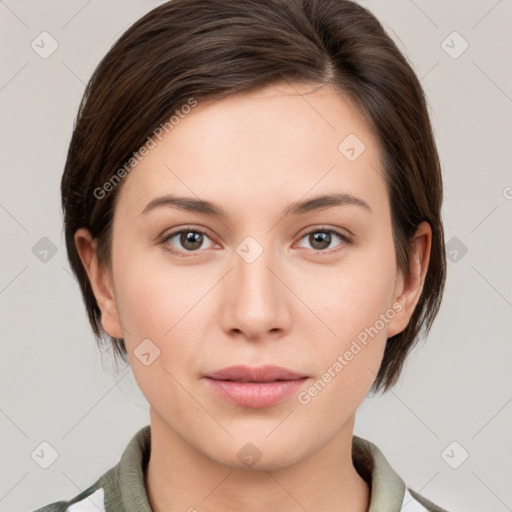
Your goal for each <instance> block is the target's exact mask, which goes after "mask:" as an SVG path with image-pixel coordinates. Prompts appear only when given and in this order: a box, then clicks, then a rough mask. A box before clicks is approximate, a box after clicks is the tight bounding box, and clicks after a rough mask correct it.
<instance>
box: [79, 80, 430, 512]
mask: <svg viewBox="0 0 512 512" xmlns="http://www.w3.org/2000/svg"><path fill="white" fill-rule="evenodd" d="M349 134H356V135H357V137H358V138H359V139H360V140H361V141H363V142H364V144H365V146H366V149H365V151H364V152H363V153H362V154H361V155H360V156H359V157H358V158H357V159H355V160H354V161H349V160H348V159H347V158H346V157H345V156H344V155H343V154H342V153H341V152H340V151H339V150H338V146H339V144H340V142H341V141H342V140H343V139H345V137H347V135H349ZM383 173H384V171H383V169H382V166H381V163H380V157H379V150H378V145H377V140H376V138H375V137H374V135H373V134H372V131H371V130H370V129H369V126H368V124H367V123H366V121H365V120H364V118H363V117H362V115H361V114H360V112H359V110H358V109H357V108H356V107H355V106H354V104H353V103H351V102H350V101H349V100H348V99H347V98H346V97H345V96H343V95H341V94H340V93H339V92H338V91H336V90H334V89H333V88H331V87H329V86H323V87H319V86H318V85H315V86H314V87H311V86H310V87H306V86H299V85H295V86H290V85H286V84H282V85H279V86H276V85H273V86H269V87H266V88H264V89H261V90H259V91H257V92H251V93H246V94H239V95H233V96H230V97H229V98H227V99H222V100H216V101H209V102H205V103H200V104H199V105H198V106H197V107H195V108H194V109H192V111H191V112H190V113H189V114H188V115H187V116H186V117H185V118H184V119H182V120H180V122H179V124H178V125H177V126H175V128H174V129H173V130H172V132H170V133H169V134H167V135H165V136H164V137H163V139H162V140H161V141H159V142H158V144H157V146H156V147H155V148H154V149H152V150H151V151H150V152H149V154H148V155H147V156H146V157H145V158H144V160H143V161H142V162H140V163H139V164H138V165H137V166H136V167H135V168H134V169H133V170H132V171H131V173H130V174H129V175H128V177H127V178H125V180H124V183H123V184H122V188H121V190H120V191H119V193H120V196H119V198H118V203H117V206H116V210H115V214H114V230H113V245H112V272H111V273H110V272H109V271H107V270H106V269H104V268H102V267H101V266H100V265H98V261H97V259H96V256H95V252H94V251H95V246H96V243H95V240H92V239H91V236H90V234H89V232H88V231H87V230H86V229H80V230H79V231H77V233H76V236H75V241H76V244H77V247H78V249H79V253H80V256H81V259H82V262H83V264H84V266H85V268H86V270H87V273H88V276H89V279H90V281H91V284H92V287H93V291H94V294H95V297H96V299H97V301H98V304H99V306H100V309H101V313H102V317H101V318H102V324H103V327H104V329H105V331H106V332H107V333H108V334H109V335H111V336H115V337H118V338H124V340H125V343H126V347H127V351H128V356H129V359H130V364H131V367H132V370H133V373H134V376H135V378H136V380H137V383H138V385H139V386H140V388H141V391H142V392H143V393H144V395H145V397H146V398H147V400H148V402H149V405H150V420H151V436H152V445H151V457H150V461H149V463H148V467H147V471H146V475H145V479H146V481H145V483H146V489H147V492H148V497H149V501H150V504H151V507H152V509H153V510H154V511H155V512H164V511H165V512H174V511H187V510H190V511H192V510H194V509H196V510H198V511H201V512H209V511H211V512H213V511H219V510H222V511H232V510H233V511H240V510H243V511H246V512H251V511H261V510H280V511H290V512H291V511H299V510H300V511H303V510H304V509H305V510H308V511H332V510H344V511H345V512H363V511H367V510H368V507H369V503H370V492H369V488H368V485H367V484H366V482H365V481H364V480H363V479H362V478H361V477H360V476H359V474H358V473H357V471H356V470H355V468H354V466H353V463H352V455H351V448H352V436H353V427H354V420H355V414H356V410H357V408H358V406H359V405H360V403H361V402H362V401H363V399H364V398H365V396H366V394H367V393H368V391H369V389H370V387H371V385H372V383H373V381H374V379H375V376H376V374H377V372H378V370H379V367H380V363H381V361H382V356H383V353H384V348H385V344H386V340H387V338H389V337H391V336H393V335H395V334H397V333H399V332H401V331H402V330H403V329H404V328H405V327H406V325H407V324H408V322H409V320H410V317H411V315H412V313H413V311H414V308H415V306H416V304H417V302H418V299H419V297H420V294H421V290H422V287H423V282H424V278H425V273H426V270H427V267H428V260H429V253H430V244H431V229H430V227H429V225H428V224H426V223H422V224H421V225H420V226H419V228H418V231H417V233H416V236H415V238H414V240H413V243H412V247H413V251H414V257H413V258H412V259H411V272H410V274H409V275H407V276H403V275H402V274H401V273H400V272H399V271H398V269H397V267H396V261H395V250H394V246H393V239H392V227H391V213H390V207H389V198H388V195H387V191H386V187H385V183H384V180H383V178H382V176H383ZM337 192H341V193H346V194H351V195H353V196H355V197H357V198H359V199H360V200H362V201H364V202H365V203H366V204H367V205H368V206H369V207H370V210H371V211H370V210H369V209H367V208H364V207H362V206H360V205H357V204H342V205H337V206H331V207H327V208H322V209H317V210H311V211H308V212H302V213H298V214H292V215H289V216H285V215H284V210H285V208H286V207H287V206H288V205H289V204H290V203H292V202H296V201H300V200H307V199H311V198H312V197H314V196H317V195H324V194H333V193H337ZM166 194H175V195H179V196H187V197H192V198H195V199H198V198H200V199H203V200H208V201H210V202H212V203H215V204H216V205H218V206H220V207H222V208H223V209H224V210H225V211H226V214H227V217H226V218H224V219H219V218H216V217H212V216H208V215H206V214H205V213H201V212H190V211H185V210H183V209H177V208H175V207H170V206H161V207H156V208H153V209H152V210H150V211H149V212H147V213H145V214H142V213H141V212H142V211H143V210H144V208H145V207H146V205H147V204H148V203H149V202H150V201H151V200H153V199H155V198H156V197H160V196H164V195H166ZM195 228H201V229H203V230H205V231H206V235H204V236H202V238H201V235H200V234H196V238H193V237H192V238H190V236H189V238H184V237H182V238H181V239H180V236H179V235H178V236H176V235H173V236H172V237H169V235H170V234H171V233H172V232H174V231H176V230H178V229H185V230H186V232H192V233H194V229H195ZM328 228H332V229H338V230H339V231H340V233H342V234H343V235H345V236H347V237H351V238H350V240H352V241H348V242H347V241H345V240H343V239H342V238H340V237H339V236H338V235H336V234H335V233H332V232H329V231H327V233H331V239H330V243H329V242H328V241H327V242H323V245H322V243H320V241H319V239H318V237H316V238H315V237H314V236H313V235H310V233H320V234H323V233H326V229H328ZM246 237H252V238H253V239H254V240H256V241H257V244H259V247H260V248H261V249H262V253H261V254H260V255H259V256H258V257H257V258H256V259H255V260H254V261H252V262H251V263H248V262H247V260H246V259H244V258H243V257H241V255H240V254H242V253H240V252H237V248H238V249H239V246H240V244H241V242H243V241H244V239H245V238H246ZM165 238H167V240H164V239H165ZM196 239H197V240H198V242H194V240H196ZM201 240H202V243H201ZM320 240H321V239H320ZM315 242H316V243H315ZM252 243H254V244H255V242H254V241H253V242H252ZM242 246H243V247H245V248H247V245H244V244H242ZM165 247H168V248H171V249H174V250H176V251H179V253H180V254H183V255H184V256H185V257H180V256H179V255H176V254H172V253H170V252H168V251H167V250H166V249H165ZM249 247H251V249H250V251H253V254H254V251H255V250H256V249H255V247H257V245H249ZM394 304H395V306H396V305H397V304H398V305H399V306H400V311H399V312H396V314H395V315H393V318H392V319H389V320H388V322H387V323H385V326H384V328H382V329H381V330H380V331H379V333H378V335H376V336H375V337H373V338H372V339H370V341H369V343H368V344H367V345H366V346H364V348H363V349H362V350H361V351H360V352H359V353H358V354H357V355H356V356H354V358H353V359H352V360H350V361H349V362H348V364H347V365H346V366H345V367H344V368H343V370H342V371H341V372H339V373H338V374H336V376H335V377H334V378H332V380H331V381H330V382H329V383H328V384H327V385H326V386H325V388H324V389H323V390H322V391H321V392H319V393H318V394H317V395H316V396H314V397H313V398H311V400H310V401H309V402H308V403H307V404H304V403H300V402H299V400H298V393H297V392H295V393H294V394H292V395H290V396H288V397H287V398H285V399H284V400H283V401H282V402H280V403H278V404H277V405H274V406H269V407H260V408H250V407H246V406H241V405H236V404H233V403H230V402H228V401H226V400H225V399H224V398H223V397H222V396H220V395H219V394H217V393H216V392H215V391H213V390H212V388H211V386H209V382H207V379H205V378H204V375H205V373H208V372H212V371H215V370H219V369H221V368H225V367H227V366H231V365H236V364H244V365H248V366H253V367H259V366H263V365H266V364H274V365H278V366H281V367H285V368H288V369H291V370H293V371H295V372H300V373H301V374H304V375H306V376H307V378H306V379H304V381H303V384H302V387H301V388H300V390H299V391H305V390H306V391H307V390H308V389H309V388H310V387H311V386H312V385H313V384H314V383H315V382H316V381H318V379H319V378H321V376H322V375H323V374H324V372H325V371H326V370H327V369H328V368H329V367H331V368H332V366H333V363H334V362H335V361H336V360H337V358H338V356H339V355H340V354H344V353H345V352H346V351H347V350H348V349H349V348H350V345H351V343H352V341H353V340H354V339H356V338H357V335H358V334H359V333H361V332H362V331H364V329H365V328H367V327H370V326H373V325H375V323H376V320H378V319H379V315H382V314H383V313H385V312H386V311H388V310H389V309H390V308H392V307H393V305H394ZM145 339H150V340H151V342H152V343H153V344H154V345H155V346H156V347H158V349H159V350H160V355H159V357H157V358H156V359H155V360H154V361H153V362H152V363H151V364H149V365H148V366H146V365H144V364H142V363H141V361H140V360H139V359H138V358H137V357H136V356H135V354H134V351H135V350H136V349H137V347H138V346H139V344H140V343H141V342H142V340H145ZM249 442H250V443H252V444H253V445H255V446H256V447H257V449H258V450H259V452H260V453H261V454H262V456H261V458H260V459H259V460H258V461H257V463H256V464H255V465H254V466H253V467H250V468H249V467H247V465H245V464H244V462H243V461H242V460H241V459H240V458H239V457H238V456H237V453H238V452H239V451H240V449H241V448H242V447H244V446H245V445H246V444H247V443H249Z"/></svg>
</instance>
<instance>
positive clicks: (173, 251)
mask: <svg viewBox="0 0 512 512" xmlns="http://www.w3.org/2000/svg"><path fill="white" fill-rule="evenodd" d="M182 233H201V234H203V235H205V236H207V237H208V233H207V232H206V231H204V230H202V229H201V228H184V229H183V228H182V229H179V230H177V231H173V232H172V233H169V234H168V235H166V236H165V237H164V239H163V240H162V241H161V244H162V245H163V246H164V249H165V250H166V251H168V252H170V253H171V254H174V255H176V256H178V257H181V258H189V257H191V256H194V255H195V254H197V253H199V252H200V251H201V250H196V251H180V250H176V249H172V248H171V247H170V246H169V244H168V243H167V242H168V241H169V240H170V239H172V238H174V237H175V236H176V235H180V234H182ZM312 233H334V234H335V235H337V236H338V237H339V238H340V239H341V241H342V242H343V243H344V244H351V243H352V240H351V239H350V238H349V237H348V236H347V235H345V234H344V233H342V232H341V231H338V230H337V229H334V228H323V227H320V228H315V229H312V230H311V231H308V232H307V233H304V234H303V235H302V236H301V238H300V240H302V239H303V238H305V237H306V236H309V235H311V234H312ZM208 238H210V237H208ZM311 250H312V251H313V252H315V253H317V254H322V253H326V254H332V253H333V252H336V251H337V250H338V249H335V250H328V249H327V250H320V249H311ZM183 253H185V254H186V253H189V254H186V255H185V254H183Z"/></svg>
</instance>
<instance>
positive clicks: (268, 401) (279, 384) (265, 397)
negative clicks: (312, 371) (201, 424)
mask: <svg viewBox="0 0 512 512" xmlns="http://www.w3.org/2000/svg"><path fill="white" fill-rule="evenodd" d="M207 380H208V381H209V382H210V384H211V385H212V387H213V389H214V390H215V391H217V393H219V394H220V395H221V396H222V397H223V398H225V399H226V400H227V401H228V402H231V403H233V404H236V405H241V406H244V407H253V408H259V407H270V406H272V405H275V404H278V403H279V402H281V401H283V400H284V399H285V398H287V397H288V396H290V395H291V394H293V393H295V392H297V391H298V390H299V389H300V388H301V387H302V385H303V384H304V381H305V380H306V379H296V380H282V381H273V382H235V381H230V380H215V379H207Z"/></svg>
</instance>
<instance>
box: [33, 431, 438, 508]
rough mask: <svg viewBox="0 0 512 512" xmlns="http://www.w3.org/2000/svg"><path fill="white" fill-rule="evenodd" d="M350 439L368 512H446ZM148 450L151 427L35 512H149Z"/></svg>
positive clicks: (369, 448)
mask: <svg viewBox="0 0 512 512" xmlns="http://www.w3.org/2000/svg"><path fill="white" fill-rule="evenodd" d="M352 439H353V440H352V460H353V462H354V467H355V468H356V469H357V471H358V472H359V474H360V475H361V477H362V478H364V479H365V480H366V481H367V482H368V485H369V486H370V489H371V498H370V508H369V509H368V512H400V511H402V510H403V511H404V512H425V511H427V512H447V511H446V510H445V509H443V508H441V507H438V506H437V505H434V504H433V503H432V502H430V501H429V500H427V499H426V498H424V497H422V496H420V495H419V494H418V493H417V492H415V491H413V490H412V489H408V488H407V487H406V485H405V484H404V482H403V480H402V479H401V478H400V476H398V474H397V473H396V472H395V471H394V470H393V468H392V467H391V466H390V465H389V463H388V461H387V460H386V459H385V457H384V455H383V454H382V452H381V451H380V450H379V449H378V448H377V446H375V445H374V444H373V443H371V442H370V441H367V440H365V439H363V438H361V437H358V436H353V438H352ZM150 447H151V427H150V425H146V426H145V427H143V428H141V429H140V430H139V431H138V432H137V433H136V434H135V435H134V436H133V438H132V439H131V441H130V442H129V443H128V446H127V447H126V448H125V450H124V452H123V455H122V456H121V459H120V461H119V462H118V463H117V464H116V465H115V466H114V467H113V468H111V469H109V470H108V471H107V472H106V473H105V474H104V475H102V476H101V477H100V478H99V479H98V480H97V481H96V483H94V484H93V485H91V486H90V487H88V488H87V489H85V490H84V491H83V492H81V493H80V494H78V495H77V496H75V497H74V498H72V499H70V500H68V501H58V502H55V503H52V504H50V505H46V506H44V507H42V508H40V509H38V510H37V511H35V512H98V511H101V512H152V510H151V507H150V506H149V500H148V496H147V493H146V488H145V486H144V470H145V467H146V464H147V463H148V460H149V454H150Z"/></svg>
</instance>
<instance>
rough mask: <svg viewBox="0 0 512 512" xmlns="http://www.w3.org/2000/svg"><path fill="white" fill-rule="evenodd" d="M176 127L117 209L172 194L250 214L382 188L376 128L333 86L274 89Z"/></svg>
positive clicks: (203, 108) (234, 99) (213, 106)
mask: <svg viewBox="0 0 512 512" xmlns="http://www.w3.org/2000/svg"><path fill="white" fill-rule="evenodd" d="M176 120H177V121H178V122H177V123H176V122H175V124H174V125H173V126H174V127H173V128H172V130H171V131H170V132H169V133H165V132H164V135H163V136H162V139H161V140H158V139H155V140H156V146H155V147H154V148H153V149H151V150H150V151H149V152H148V154H147V155H146V156H144V158H143V159H142V161H140V163H138V164H137V165H136V166H135V167H134V169H133V170H132V171H131V172H130V173H129V175H128V177H127V178H126V179H125V180H126V182H125V183H123V187H122V188H121V191H120V197H119V201H118V204H120V205H124V206H126V207H128V206H129V207H130V211H131V212H132V213H134V212H135V209H136V210H137V211H138V213H140V212H141V211H142V209H143V208H144V205H145V204H147V202H148V201H150V200H151V199H153V198H154V197H155V196H161V195H164V194H169V193H180V194H183V195H188V196H191V195H192V196H193V195H195V196H198V197H201V198H203V199H209V200H211V201H213V202H223V201H228V202H229V203H230V204H231V205H233V206H235V205H236V204H238V206H239V207H243V206H244V205H245V204H246V200H247V199H249V198H251V199H253V200H255V201H257V200H258V198H259V199H261V200H262V201H263V200H265V201H266V202H267V203H268V201H269V198H274V200H276V201H277V200H278V199H279V198H280V197H282V198H283V201H285V202H286V201H293V200H296V199H298V198H300V197H303V196H305V195H306V194H308V191H311V193H313V194H315V195H316V194H319V193H323V192H333V191H340V190H341V191H343V192H348V193H355V192H358V195H361V194H362V193H363V192H364V195H365V196H366V199H365V200H367V202H370V201H375V200H377V198H378V196H379V195H382V193H383V191H384V190H385V184H384V181H383V174H382V173H383V171H382V170H381V165H380V157H379V149H378V144H377V141H376V138H375V137H374V135H373V133H372V130H371V128H370V126H369V125H368V123H367V121H366V119H365V118H364V116H363V115H362V113H361V112H360V110H359V109H358V108H357V107H356V106H355V104H354V103H353V102H351V101H350V100H349V99H348V98H347V96H345V95H342V94H341V93H340V92H339V91H337V90H336V89H334V88H332V87H330V86H320V85H318V84H314V85H288V84H284V85H283V84H280V85H273V86H269V87H266V88H264V89H260V90H258V91H255V92H250V93H243V94H236V95H233V96H231V97H228V98H225V99H220V100H209V101H207V102H200V103H199V104H198V105H197V106H195V107H193V108H191V109H190V111H189V113H187V114H182V115H181V116H180V117H179V118H176V119H175V121H176ZM372 196H373V198H372ZM124 206H123V207H124Z"/></svg>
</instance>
